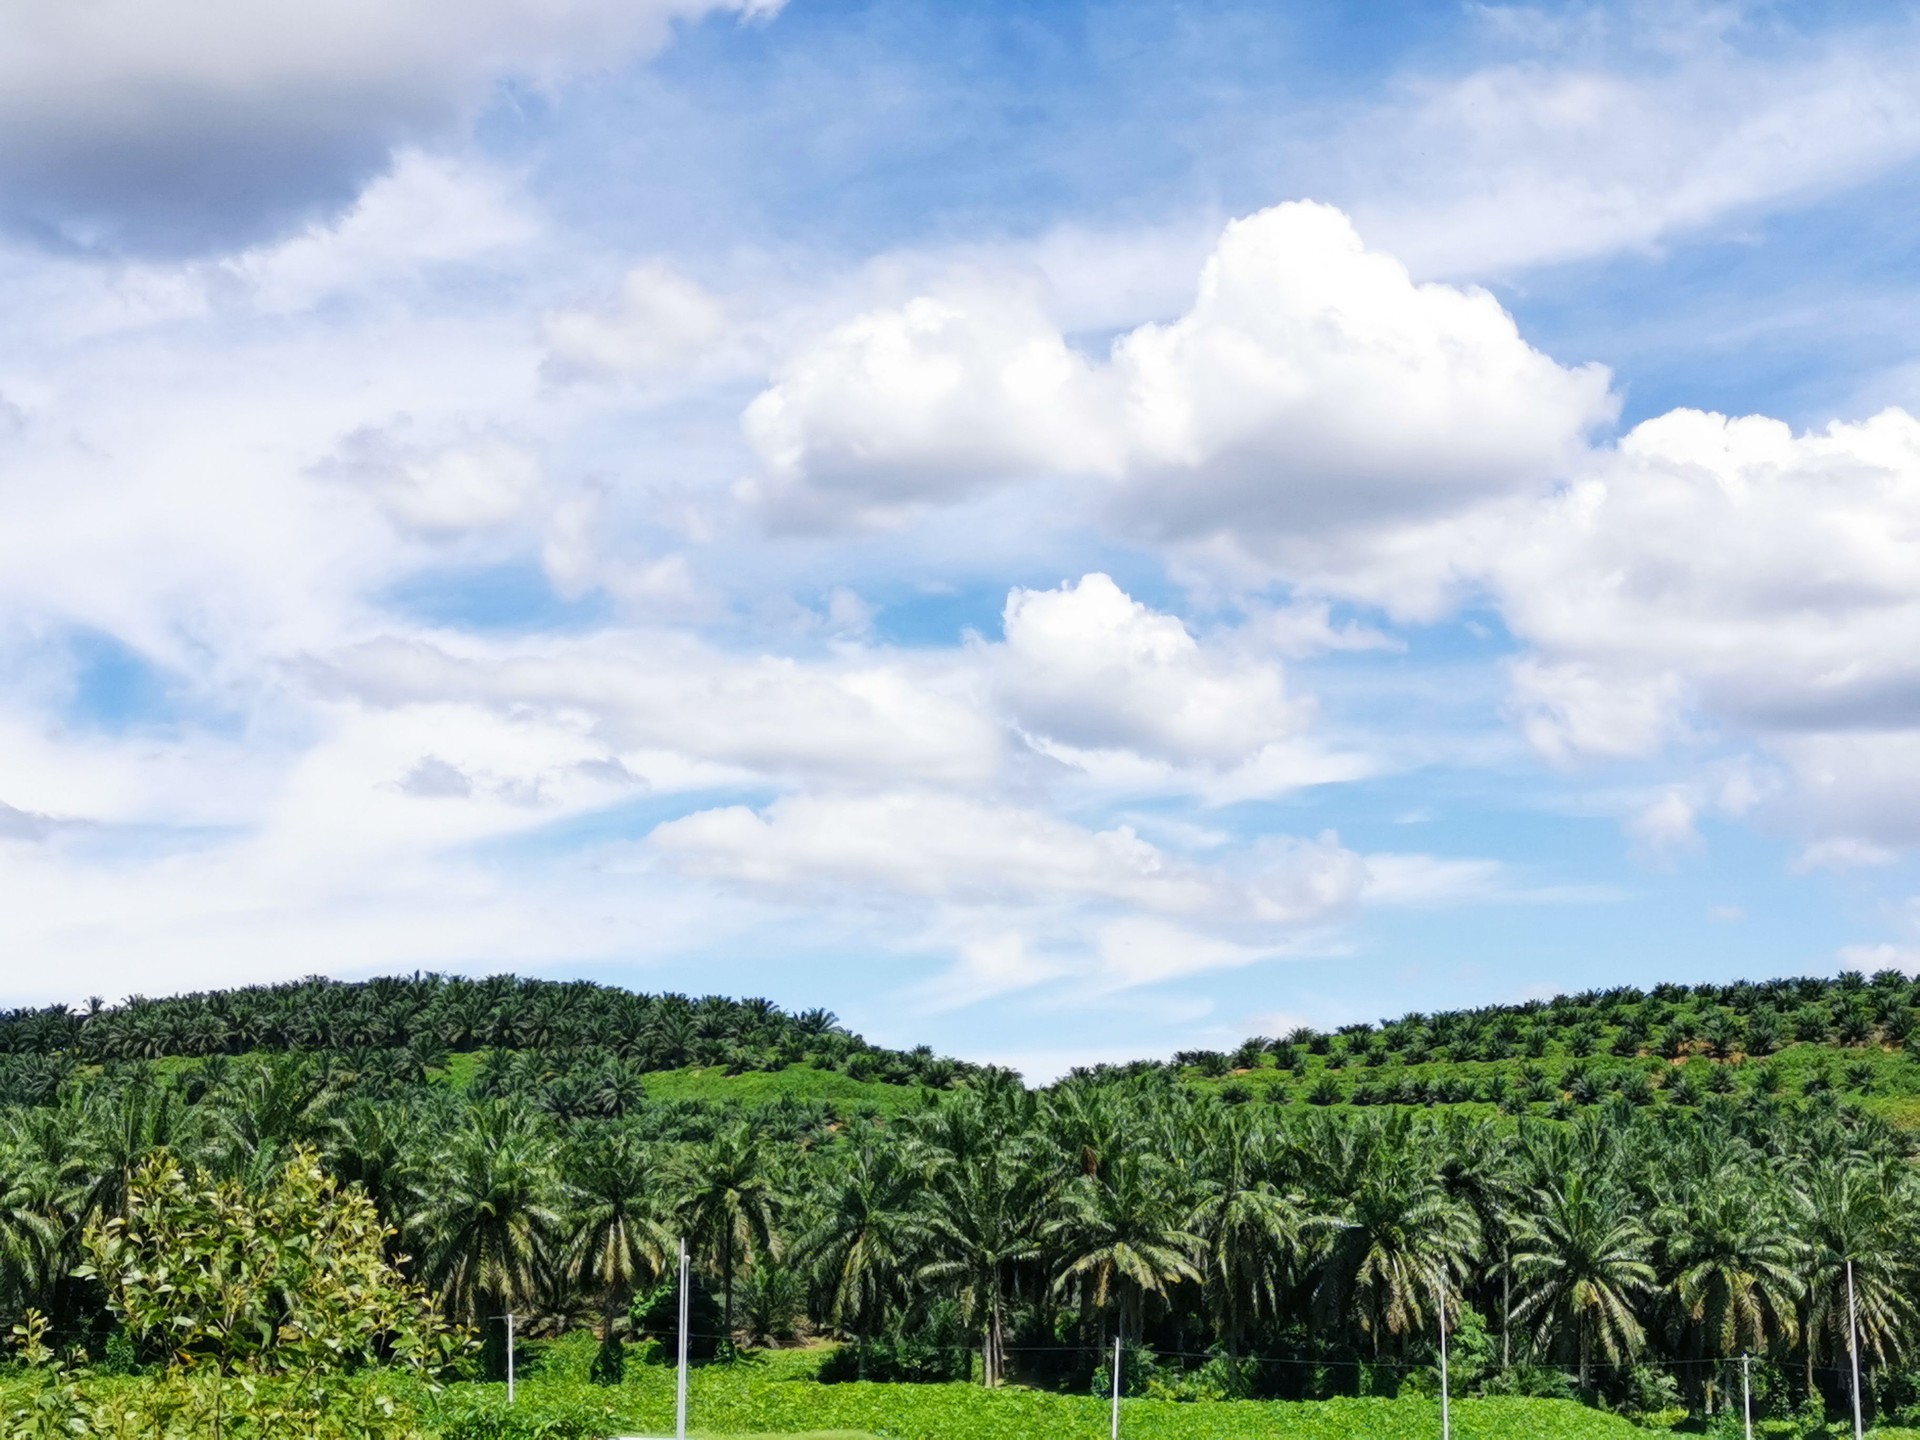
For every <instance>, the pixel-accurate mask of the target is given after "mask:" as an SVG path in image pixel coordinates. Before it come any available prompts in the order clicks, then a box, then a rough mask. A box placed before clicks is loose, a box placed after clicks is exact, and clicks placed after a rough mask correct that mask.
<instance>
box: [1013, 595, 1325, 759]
mask: <svg viewBox="0 0 1920 1440" xmlns="http://www.w3.org/2000/svg"><path fill="white" fill-rule="evenodd" d="M1005 631H1006V642H1005V645H1004V647H1003V649H1002V651H1001V653H1000V655H999V656H998V663H997V678H998V686H999V691H1000V695H1001V698H1002V700H1003V702H1004V703H1005V704H1006V705H1007V707H1008V709H1009V711H1010V713H1011V714H1012V715H1013V716H1014V717H1015V719H1016V720H1017V721H1018V722H1019V724H1020V725H1021V726H1022V727H1023V728H1025V729H1026V730H1028V731H1029V732H1031V733H1033V734H1035V735H1039V736H1043V737H1045V738H1047V739H1049V740H1055V741H1059V742H1061V743H1062V744H1065V745H1068V746H1073V747H1078V748H1084V749H1096V750H1098V749H1108V748H1119V749H1126V750H1131V751H1133V752H1135V753H1136V754H1140V755H1145V756H1149V757H1153V758H1158V759H1163V760H1167V761H1170V762H1173V763H1176V764H1180V763H1187V762H1196V761H1197V762H1201V763H1208V764H1215V765H1229V764H1233V763H1236V762H1239V761H1243V760H1245V759H1247V758H1248V757H1249V756H1251V755H1253V754H1255V753H1256V752H1257V751H1259V750H1260V749H1261V748H1262V747H1263V746H1265V745H1268V744H1270V743H1273V742H1275V741H1279V740H1283V739H1286V738H1288V737H1290V736H1292V735H1294V734H1296V733H1297V732H1298V731H1299V730H1300V729H1302V728H1303V726H1304V724H1305V722H1306V720H1307V718H1308V714H1309V707H1307V706H1306V705H1305V704H1303V703H1302V702H1298V701H1295V700H1291V699H1289V698H1288V696H1287V694H1286V687H1285V685H1284V683H1283V681H1282V677H1281V671H1280V667H1279V665H1278V664H1276V663H1273V662H1271V661H1266V662H1264V663H1263V662H1262V661H1261V660H1259V659H1257V658H1255V657H1253V656H1246V657H1239V656H1230V655H1223V654H1220V653H1218V652H1209V651H1206V650H1203V649H1202V648H1201V646H1200V644H1199V642H1197V641H1196V640H1195V639H1194V637H1193V636H1192V635H1191V634H1190V633H1188V631H1187V628H1186V626H1185V625H1183V624H1182V623H1181V622H1180V620H1179V619H1178V618H1176V617H1175V616H1172V615H1165V614H1160V613H1158V612H1156V611H1153V610H1149V609H1148V608H1147V607H1146V606H1145V605H1142V604H1141V603H1140V602H1139V601H1137V600H1134V599H1132V598H1131V597H1129V596H1128V595H1127V594H1126V593H1125V592H1124V591H1122V590H1121V589H1120V587H1119V586H1118V585H1115V584H1114V583H1113V581H1112V580H1111V579H1110V578H1109V577H1108V576H1105V575H1100V574H1094V575H1088V576H1085V577H1084V578H1083V579H1081V580H1080V581H1079V582H1078V583H1077V584H1071V585H1063V586H1061V587H1060V588H1059V589H1058V590H1018V589H1017V590H1014V591H1013V592H1012V593H1011V594H1010V595H1009V596H1008V597H1007V605H1006V612H1005Z"/></svg>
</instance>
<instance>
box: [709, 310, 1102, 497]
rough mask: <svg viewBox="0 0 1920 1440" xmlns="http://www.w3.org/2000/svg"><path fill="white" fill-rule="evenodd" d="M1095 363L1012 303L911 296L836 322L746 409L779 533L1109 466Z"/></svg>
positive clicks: (759, 491)
mask: <svg viewBox="0 0 1920 1440" xmlns="http://www.w3.org/2000/svg"><path fill="white" fill-rule="evenodd" d="M1101 390H1102V387H1101V385H1100V382H1099V380H1098V378H1097V377H1096V374H1095V370H1094V367H1093V366H1092V365H1091V364H1090V363H1089V362H1088V361H1087V360H1086V359H1085V358H1083V357H1082V356H1080V355H1078V354H1076V353H1075V352H1074V351H1073V350H1072V349H1070V348H1069V347H1068V345H1067V343H1066V340H1065V338H1064V337H1063V336H1062V335H1061V334H1060V331H1059V329H1058V328H1057V327H1056V326H1055V325H1054V324H1053V322H1052V321H1051V320H1049V319H1048V318H1047V317H1046V316H1045V315H1043V314H1042V313H1041V311H1040V310H1039V309H1038V307H1037V306H1035V305H1033V304H1032V303H1030V302H1027V301H1025V300H1023V299H1022V298H1021V297H1018V296H1014V297H1007V296H997V295H992V294H990V293H987V292H978V293H975V294H973V295H969V296H965V297H952V298H937V299H936V298H934V297H931V296H923V297H921V298H919V299H915V300H912V301H909V302H908V303H907V304H906V305H904V306H901V307H900V308H899V309H896V310H881V311H874V312H871V313H869V314H866V315H862V316H860V317H858V318H856V319H854V320H851V321H849V322H847V323H846V324H845V325H842V326H841V327H839V328H838V329H836V330H835V331H833V332H832V333H831V334H829V335H827V336H826V337H824V338H823V339H821V340H820V341H818V342H816V343H815V344H813V345H812V346H810V347H808V348H805V349H803V350H802V351H800V352H799V353H798V354H796V355H794V356H793V357H792V358H790V359H788V360H787V361H786V362H784V363H783V364H782V365H781V366H780V367H779V368H778V369H777V370H776V371H775V373H774V383H773V384H772V386H771V387H769V388H768V389H767V390H765V391H764V392H762V393H761V395H760V396H759V397H758V398H757V399H755V400H754V401H753V403H752V404H751V405H750V406H748V407H747V411H746V414H745V417H744V424H745V426H746V432H747V437H748V439H749V440H750V441H751V442H752V444H753V446H754V448H755V450H756V451H757V452H758V453H759V455H760V457H761V460H762V463H763V465H764V467H765V472H766V475H765V479H764V481H763V482H759V483H757V484H755V485H754V486H751V487H749V488H748V489H747V490H746V491H745V492H744V493H746V494H747V495H748V496H749V497H750V498H752V499H754V500H756V501H758V502H759V503H760V504H761V505H762V506H763V507H764V508H765V509H766V510H767V511H768V512H769V513H770V514H771V515H772V516H774V517H775V518H776V519H778V520H780V521H781V522H782V523H785V524H789V525H794V526H800V527H812V526H825V527H832V526H837V525H843V524H888V523H897V522H898V521H899V520H901V519H903V518H905V517H907V516H909V515H911V514H912V513H913V512H914V511H915V510H917V509H920V508H923V507H926V506H928V505H937V504H942V503H947V502H950V501H952V500H954V499H957V498H960V497H963V496H965V495H967V494H970V493H972V492H974V491H977V490H979V489H981V488H983V487H985V486H987V485H991V484H995V483H999V482H1004V481H1008V480H1014V479H1019V478H1022V477H1026V476H1031V475H1033V474H1035V473H1044V472H1047V471H1052V470H1059V469H1066V470H1071V471H1086V470H1110V469H1112V468H1113V466H1114V464H1115V458H1116V448H1117V447H1116V437H1114V436H1113V435H1111V434H1110V433H1108V432H1107V431H1106V429H1105V426H1104V424H1103V420H1104V416H1103V414H1102V409H1103V399H1104V397H1103V395H1102V393H1101Z"/></svg>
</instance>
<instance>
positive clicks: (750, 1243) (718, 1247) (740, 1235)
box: [668, 1120, 785, 1346]
mask: <svg viewBox="0 0 1920 1440" xmlns="http://www.w3.org/2000/svg"><path fill="white" fill-rule="evenodd" d="M668 1192H669V1194H670V1196H671V1197H672V1198H671V1210H672V1213H673V1216H674V1218H675V1219H676V1220H677V1221H678V1222H679V1224H680V1226H681V1229H682V1233H683V1234H684V1235H686V1236H687V1237H688V1239H689V1241H690V1242H691V1243H692V1244H693V1245H694V1246H695V1247H696V1248H697V1249H699V1250H701V1251H702V1252H703V1253H705V1254H706V1255H707V1256H708V1257H709V1258H711V1259H712V1260H714V1261H715V1262H716V1263H717V1264H718V1266H719V1270H720V1291H721V1297H722V1298H721V1314H722V1317H723V1323H724V1325H725V1327H726V1330H725V1342H726V1344H727V1345H728V1346H731V1345H732V1343H733V1276H734V1268H735V1266H736V1265H737V1264H738V1262H740V1261H741V1260H747V1261H751V1260H752V1259H753V1258H754V1256H755V1255H758V1254H772V1253H774V1252H775V1250H776V1248H777V1236H778V1233H779V1231H778V1221H779V1215H780V1211H781V1209H782V1207H783V1204H784V1201H785V1195H784V1193H783V1190H782V1188H781V1186H780V1184H779V1183H778V1180H777V1178H776V1177H775V1176H774V1174H773V1173H772V1171H771V1169H770V1168H769V1166H768V1164H767V1159H766V1154H765V1150H764V1147H763V1146H762V1145H761V1144H760V1138H759V1136H758V1135H757V1134H756V1133H755V1131H754V1129H753V1127H752V1126H751V1125H749V1124H748V1123H747V1122H746V1121H744V1120H741V1121H736V1122H734V1123H733V1124H730V1125H727V1126H725V1127H723V1128H722V1129H721V1130H719V1131H718V1132H717V1133H716V1134H715V1135H714V1136H713V1137H712V1138H711V1139H709V1140H706V1141H702V1142H698V1143H695V1144H692V1145H688V1146H686V1147H684V1148H683V1149H682V1150H681V1151H680V1153H679V1154H678V1155H677V1156H675V1157H674V1160H673V1164H672V1174H671V1177H670V1179H669V1181H668Z"/></svg>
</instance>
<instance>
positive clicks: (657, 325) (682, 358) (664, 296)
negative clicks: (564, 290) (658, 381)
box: [543, 261, 727, 380]
mask: <svg viewBox="0 0 1920 1440" xmlns="http://www.w3.org/2000/svg"><path fill="white" fill-rule="evenodd" d="M726 325H727V316H726V311H725V308H724V307H723V306H722V305H721V303H720V301H719V300H718V299H716V298H715V297H714V296H713V295H712V294H710V293H709V292H708V291H707V290H706V289H705V288H704V287H702V286H701V285H700V284H698V283H697V282H695V281H693V280H691V279H689V278H687V277H686V276H685V275H682V274H680V273H679V272H678V271H677V270H675V269H674V268H673V267H672V266H671V265H668V264H665V263H664V262H661V261H652V262H649V263H647V264H643V265H636V266H634V267H633V268H632V269H631V270H629V271H628V272H627V275H626V278H625V279H624V280H623V281H622V282H621V284H620V292H619V294H618V295H617V296H616V297H614V298H613V299H612V300H611V301H610V302H609V303H605V304H602V305H598V306H582V307H579V308H575V309H568V310H555V311H553V312H551V313H550V314H548V315H547V317H546V318H545V320H544V322H543V329H544V331H545V335H546V341H547V351H548V358H547V362H546V365H545V367H544V368H545V370H546V373H547V374H548V375H549V376H551V377H553V378H554V379H556V380H569V379H575V378H579V377H584V376H592V375H600V374H620V373H639V374H652V373H656V372H659V371H663V370H668V369H671V368H675V367H679V366H683V365H686V364H687V363H689V362H691V361H694V360H696V359H698V358H699V357H700V356H701V354H702V353H703V352H704V351H706V350H707V349H708V348H709V347H711V346H712V345H713V344H714V342H715V341H717V340H718V339H719V338H720V337H721V335H722V334H724V333H725V330H726Z"/></svg>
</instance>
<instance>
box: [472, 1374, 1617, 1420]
mask: <svg viewBox="0 0 1920 1440" xmlns="http://www.w3.org/2000/svg"><path fill="white" fill-rule="evenodd" d="M780 1358H784V1357H780ZM636 1370H637V1371H638V1372H639V1373H637V1374H635V1375H632V1376H630V1378H629V1380H628V1382H627V1383H626V1384H623V1385H620V1386H614V1387H607V1388H604V1389H602V1388H596V1387H594V1386H591V1385H585V1384H582V1383H581V1382H579V1381H576V1380H558V1379H556V1380H546V1381H542V1380H539V1379H534V1380H529V1381H528V1382H527V1383H526V1384H525V1385H524V1386H523V1387H522V1389H521V1392H520V1405H521V1406H522V1407H524V1411H525V1413H524V1415H523V1416H522V1417H520V1418H521V1419H522V1420H523V1422H524V1423H526V1424H527V1425H528V1426H529V1427H530V1428H528V1429H527V1430H526V1431H525V1432H524V1433H528V1434H534V1433H538V1432H537V1431H536V1430H534V1429H533V1428H531V1426H533V1425H534V1424H537V1423H544V1421H543V1420H540V1421H537V1420H536V1417H547V1416H551V1417H554V1418H556V1419H557V1418H558V1417H559V1416H562V1415H565V1414H567V1413H568V1412H570V1411H577V1410H579V1409H585V1410H591V1411H594V1412H596V1413H597V1415H598V1417H599V1419H600V1423H602V1424H604V1425H606V1426H608V1427H610V1428H608V1429H606V1430H605V1431H604V1432H603V1433H604V1434H607V1435H612V1434H634V1435H649V1434H650V1435H664V1434H671V1433H672V1428H673V1378H672V1372H671V1371H669V1370H667V1369H665V1368H664V1367H658V1366H640V1367H636ZM504 1403H505V1402H504V1395H503V1394H502V1393H501V1387H500V1386H497V1385H487V1386H479V1385H465V1386H454V1387H452V1388H451V1389H450V1390H449V1391H448V1392H447V1394H446V1395H445V1396H443V1397H442V1398H441V1400H440V1402H439V1406H440V1409H441V1413H442V1414H443V1415H444V1416H445V1417H446V1419H445V1421H444V1422H443V1423H446V1424H448V1426H449V1429H448V1432H447V1433H448V1434H449V1435H450V1437H451V1440H464V1437H465V1436H466V1435H469V1434H471V1435H481V1434H487V1433H491V1432H489V1430H488V1429H487V1428H486V1427H487V1425H489V1424H491V1423H494V1417H496V1416H498V1415H499V1412H500V1410H501V1409H503V1408H504ZM688 1412H689V1422H690V1424H689V1428H690V1429H691V1430H692V1432H693V1433H695V1434H697V1435H700V1436H728V1437H736V1436H737V1437H747V1436H813V1437H825V1436H837V1437H849V1436H872V1437H876V1440H1104V1437H1105V1436H1106V1435H1107V1433H1108V1428H1107V1427H1108V1423H1109V1416H1110V1413H1111V1412H1110V1411H1109V1408H1108V1402H1107V1401H1105V1400H1101V1399H1098V1398H1096V1397H1092V1396H1086V1395H1059V1394H1054V1393H1050V1392H1046V1391H1038V1390H1024V1389H1019V1388H1016V1387H1008V1388H1006V1389H1003V1390H996V1391H986V1390H983V1389H981V1388H980V1387H979V1386H977V1385H965V1384H952V1385H889V1384H877V1383H871V1382H866V1383H848V1384H842V1385H822V1384H819V1383H818V1382H816V1381H814V1380H812V1379H811V1378H809V1377H808V1376H807V1375H806V1374H805V1373H802V1372H801V1371H800V1370H799V1369H797V1368H796V1367H792V1366H788V1365H785V1364H781V1363H778V1362H777V1361H776V1363H774V1364H771V1365H768V1364H761V1363H747V1364H742V1365H738V1366H734V1367H731V1368H727V1367H709V1368H707V1369H703V1370H701V1371H699V1372H697V1373H696V1374H695V1376H694V1377H693V1384H692V1387H691V1396H690V1399H689V1407H688ZM482 1417H485V1418H482ZM1453 1419H1454V1433H1455V1434H1456V1435H1457V1436H1460V1437H1461V1440H1633V1437H1635V1436H1645V1435H1646V1434H1648V1433H1649V1432H1647V1431H1644V1430H1640V1429H1639V1428H1637V1427H1636V1426H1634V1425H1632V1424H1630V1423H1629V1422H1628V1421H1626V1420H1623V1419H1621V1418H1620V1417H1619V1416H1617V1415H1608V1414H1604V1413H1602V1412H1600V1411H1596V1410H1590V1409H1587V1408H1586V1407H1584V1406H1582V1405H1579V1404H1576V1403H1574V1402H1572V1401H1566V1400H1520V1399H1492V1400H1461V1401H1458V1402H1456V1403H1455V1405H1454V1407H1453ZM511 1433H522V1432H519V1431H514V1432H511ZM565 1433H568V1434H571V1433H574V1432H573V1431H572V1430H571V1429H569V1430H568V1431H566V1432H565ZM1121 1433H1122V1434H1123V1435H1125V1436H1128V1437H1132V1440H1244V1437H1248V1436H1255V1435H1278V1436H1286V1437H1289V1440H1430V1437H1437V1436H1438V1435H1439V1433H1440V1407H1439V1404H1438V1402H1437V1401H1433V1400H1383V1399H1342V1400H1322V1401H1301V1402H1286V1401H1218V1402H1210V1403H1206V1402H1203V1403H1196V1404H1185V1403H1181V1402H1178V1401H1172V1400H1127V1401H1123V1402H1122V1406H1121Z"/></svg>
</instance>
